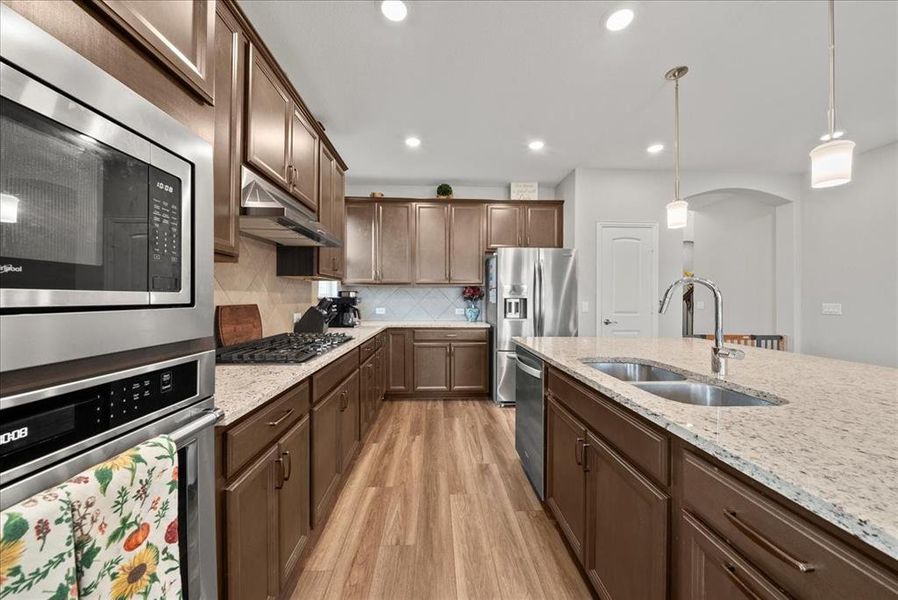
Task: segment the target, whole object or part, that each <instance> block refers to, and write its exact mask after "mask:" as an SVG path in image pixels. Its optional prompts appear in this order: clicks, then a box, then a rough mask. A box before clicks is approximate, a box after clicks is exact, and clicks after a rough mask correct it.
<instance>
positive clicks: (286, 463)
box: [281, 450, 293, 481]
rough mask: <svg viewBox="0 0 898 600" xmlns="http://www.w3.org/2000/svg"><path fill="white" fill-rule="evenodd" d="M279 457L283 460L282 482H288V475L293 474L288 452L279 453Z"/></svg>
mask: <svg viewBox="0 0 898 600" xmlns="http://www.w3.org/2000/svg"><path fill="white" fill-rule="evenodd" d="M281 456H282V457H283V459H284V462H283V467H284V481H290V474H291V473H293V461H292V460H290V451H289V450H284V451H283V452H282V453H281Z"/></svg>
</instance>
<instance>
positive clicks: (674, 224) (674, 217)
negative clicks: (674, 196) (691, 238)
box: [667, 200, 689, 229]
mask: <svg viewBox="0 0 898 600" xmlns="http://www.w3.org/2000/svg"><path fill="white" fill-rule="evenodd" d="M688 221H689V203H688V202H686V201H685V200H674V201H673V202H668V204H667V228H668V229H683V228H684V227H686V224H687V222H688Z"/></svg>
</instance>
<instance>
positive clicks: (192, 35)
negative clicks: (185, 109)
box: [96, 0, 230, 104]
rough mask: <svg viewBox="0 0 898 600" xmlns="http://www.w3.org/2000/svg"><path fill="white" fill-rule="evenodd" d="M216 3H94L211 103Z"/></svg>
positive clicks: (113, 0)
mask: <svg viewBox="0 0 898 600" xmlns="http://www.w3.org/2000/svg"><path fill="white" fill-rule="evenodd" d="M215 4H216V2H215V1H214V0H176V1H174V2H173V1H172V0H140V1H139V2H138V1H137V0H102V1H101V2H97V3H96V6H98V7H99V8H101V9H102V10H103V11H104V12H106V13H107V14H109V15H110V16H111V17H112V18H113V19H114V20H115V21H116V22H117V23H118V24H119V25H120V26H121V27H122V28H124V29H125V31H127V32H128V33H129V34H130V35H131V36H132V37H133V38H134V39H136V40H137V41H138V42H139V43H141V44H142V45H143V46H144V47H145V48H146V49H147V50H149V51H150V53H151V54H152V55H153V56H154V57H156V59H158V60H159V61H160V62H161V63H162V64H163V65H165V67H166V68H167V69H168V70H169V71H171V72H172V73H174V74H175V75H176V76H177V77H179V78H180V79H181V81H183V82H184V83H186V84H187V86H188V87H190V88H191V89H192V90H193V91H194V92H196V93H197V94H198V95H199V96H200V97H201V98H202V99H203V100H205V101H206V102H208V103H209V104H214V103H215V102H217V98H215V94H216V92H217V90H216V89H215V48H214V46H215V41H214V38H215V24H216V23H215ZM229 63H230V61H228V64H229ZM224 68H225V69H227V68H228V67H227V66H225V67H224Z"/></svg>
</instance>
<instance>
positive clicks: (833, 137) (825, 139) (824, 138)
mask: <svg viewBox="0 0 898 600" xmlns="http://www.w3.org/2000/svg"><path fill="white" fill-rule="evenodd" d="M843 135H845V132H844V131H834V132H833V134H832V135H830V134H828V133H824V134H823V135H821V136H820V141H821V142H828V141H830V140H837V139H839V138H840V137H842V136H843Z"/></svg>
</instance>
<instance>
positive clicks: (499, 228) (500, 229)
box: [486, 202, 524, 250]
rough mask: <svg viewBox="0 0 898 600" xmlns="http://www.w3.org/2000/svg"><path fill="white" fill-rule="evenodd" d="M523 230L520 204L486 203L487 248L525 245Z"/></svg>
mask: <svg viewBox="0 0 898 600" xmlns="http://www.w3.org/2000/svg"><path fill="white" fill-rule="evenodd" d="M521 231H522V216H521V207H520V205H519V204H501V203H498V202H496V203H490V204H487V205H486V245H487V248H489V249H490V250H495V249H496V248H515V247H519V246H523V245H524V240H523V239H522V235H521Z"/></svg>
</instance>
